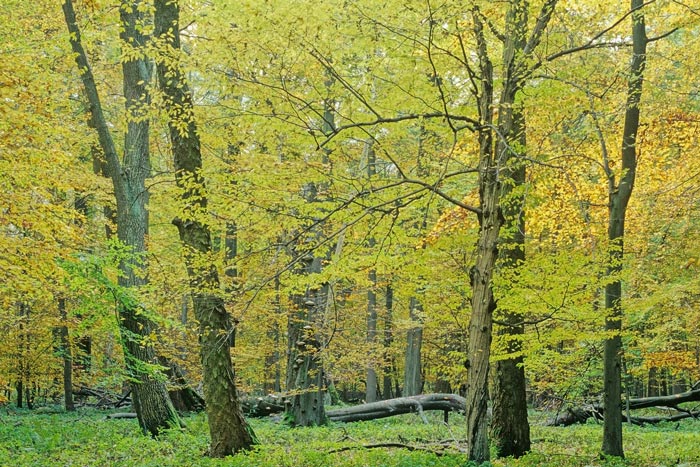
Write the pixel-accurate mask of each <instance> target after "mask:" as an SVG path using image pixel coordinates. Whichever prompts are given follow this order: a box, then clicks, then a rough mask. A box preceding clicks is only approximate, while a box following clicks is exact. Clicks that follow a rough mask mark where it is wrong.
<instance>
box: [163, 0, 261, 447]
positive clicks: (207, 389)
mask: <svg viewBox="0 0 700 467" xmlns="http://www.w3.org/2000/svg"><path fill="white" fill-rule="evenodd" d="M179 15H180V11H179V5H178V2H177V1H172V0H156V1H155V31H156V35H157V37H158V39H159V40H161V41H162V43H161V44H160V45H161V49H160V50H159V52H160V56H159V59H158V61H157V73H158V85H159V87H160V89H161V91H162V92H163V94H164V96H165V101H166V106H167V111H168V117H169V119H168V128H169V130H170V140H171V144H172V151H173V159H174V163H175V170H176V172H175V179H176V183H177V185H178V187H179V188H180V189H181V190H182V192H181V195H180V196H181V197H182V201H183V205H186V206H188V210H186V211H184V212H182V213H181V217H180V218H177V219H175V220H174V221H173V223H174V224H175V225H176V226H177V229H178V232H179V235H180V240H181V241H182V243H183V245H184V248H185V261H186V263H187V273H188V276H189V280H190V291H191V294H192V302H193V308H194V313H195V316H196V318H197V320H198V321H199V340H200V359H201V361H202V370H203V373H204V399H205V401H206V411H207V415H208V421H209V433H210V436H211V446H210V449H209V455H210V456H212V457H224V456H228V455H231V454H233V453H235V452H238V451H240V450H243V449H248V448H250V447H251V446H252V445H253V444H254V443H255V436H254V434H253V431H252V429H251V428H250V427H249V426H248V424H247V423H246V421H245V419H244V418H243V414H242V412H241V408H240V404H239V401H238V394H237V391H236V385H235V376H234V372H233V364H232V361H231V353H230V347H229V345H230V340H229V339H230V335H231V331H232V330H231V326H230V320H229V316H228V313H227V312H226V308H225V306H224V300H223V299H222V298H221V296H220V295H219V294H220V281H219V276H218V273H217V270H216V267H215V265H214V264H211V263H209V262H208V261H206V260H205V261H202V258H203V257H205V256H206V255H208V254H210V253H211V251H212V244H211V233H210V231H209V227H208V224H207V223H206V221H207V216H208V212H207V198H206V187H205V183H204V180H203V178H202V175H201V168H202V155H201V150H200V141H199V136H198V134H197V127H196V123H195V121H194V118H193V117H192V97H191V95H190V92H189V87H188V86H187V83H186V81H185V78H184V76H183V75H182V72H181V70H180V66H179V62H178V56H179V54H180V35H179V27H178V25H179ZM183 128H184V130H183Z"/></svg>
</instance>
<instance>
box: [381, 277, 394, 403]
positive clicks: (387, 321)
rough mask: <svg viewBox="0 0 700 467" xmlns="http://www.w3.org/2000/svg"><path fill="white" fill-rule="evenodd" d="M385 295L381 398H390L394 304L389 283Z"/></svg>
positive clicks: (392, 365)
mask: <svg viewBox="0 0 700 467" xmlns="http://www.w3.org/2000/svg"><path fill="white" fill-rule="evenodd" d="M385 293H386V297H385V302H384V303H385V305H384V308H385V313H386V314H385V315H384V340H383V345H384V362H385V363H384V371H383V373H384V374H383V376H382V399H391V398H392V394H393V391H392V375H393V373H394V371H393V370H394V361H393V357H392V356H391V353H390V349H391V344H392V342H393V341H394V336H393V332H392V326H393V317H392V309H393V306H394V289H393V288H392V286H391V284H388V285H387V286H386V292H385Z"/></svg>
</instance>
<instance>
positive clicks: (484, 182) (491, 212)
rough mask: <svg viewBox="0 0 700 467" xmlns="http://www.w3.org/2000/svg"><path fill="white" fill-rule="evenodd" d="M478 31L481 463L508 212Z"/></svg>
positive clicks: (475, 353)
mask: <svg viewBox="0 0 700 467" xmlns="http://www.w3.org/2000/svg"><path fill="white" fill-rule="evenodd" d="M473 19H474V32H475V35H476V38H477V45H478V47H477V53H478V58H479V74H480V77H479V78H480V90H479V93H478V94H479V117H480V121H481V123H482V125H481V129H480V130H479V207H480V214H479V242H478V246H477V259H476V264H475V265H474V266H473V267H472V268H471V271H470V279H471V286H472V303H471V305H472V310H471V316H470V318H469V344H468V347H467V361H466V362H465V366H466V367H467V383H466V418H467V439H466V441H467V453H468V456H469V460H470V461H473V462H475V463H477V464H481V463H483V462H485V461H488V460H489V458H490V455H489V445H488V433H487V420H486V409H487V404H488V399H489V393H488V373H489V358H490V355H491V330H492V326H493V316H492V314H493V310H494V307H495V303H494V299H493V293H492V291H491V279H492V276H493V271H494V267H495V264H496V259H497V257H498V246H497V240H498V235H499V231H500V229H501V222H502V216H501V211H500V207H499V205H498V201H499V191H500V187H499V180H498V167H497V165H496V164H497V163H498V161H497V160H496V159H495V158H494V155H493V135H492V126H493V110H492V109H493V107H492V106H493V65H492V64H491V60H490V59H489V57H488V53H487V49H486V41H485V38H484V32H483V24H482V22H481V17H480V16H479V13H478V12H476V11H475V12H474V14H473Z"/></svg>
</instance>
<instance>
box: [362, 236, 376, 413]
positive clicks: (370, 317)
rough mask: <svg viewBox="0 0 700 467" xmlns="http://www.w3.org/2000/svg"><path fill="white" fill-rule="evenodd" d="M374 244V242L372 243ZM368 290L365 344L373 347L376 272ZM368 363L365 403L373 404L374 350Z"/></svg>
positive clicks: (371, 272)
mask: <svg viewBox="0 0 700 467" xmlns="http://www.w3.org/2000/svg"><path fill="white" fill-rule="evenodd" d="M372 243H374V242H372ZM369 283H370V285H369V289H368V290H367V343H368V344H370V345H374V343H375V342H376V340H377V292H376V291H375V288H376V286H377V271H375V270H374V269H372V270H371V271H370V272H369ZM369 359H370V362H369V363H368V365H367V384H366V386H367V387H366V391H365V393H366V394H365V401H367V402H374V401H376V400H377V395H378V390H377V388H378V387H379V386H378V383H377V370H376V369H375V367H374V363H372V362H373V361H374V350H373V349H371V350H370V353H369Z"/></svg>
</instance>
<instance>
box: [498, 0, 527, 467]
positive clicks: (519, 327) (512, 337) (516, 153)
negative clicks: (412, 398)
mask: <svg viewBox="0 0 700 467" xmlns="http://www.w3.org/2000/svg"><path fill="white" fill-rule="evenodd" d="M527 9H528V5H527V3H526V2H521V1H513V2H511V4H510V8H509V9H508V13H507V14H506V34H505V36H506V41H505V46H504V50H503V68H504V79H503V89H502V94H501V99H500V102H499V114H498V128H499V132H500V136H499V138H498V142H497V144H496V151H497V154H498V155H499V158H500V159H501V160H507V159H510V160H511V161H510V162H509V163H508V164H507V166H506V167H505V168H504V170H503V171H502V173H503V177H504V179H505V183H502V185H501V195H500V196H501V201H500V205H501V207H502V210H503V217H504V225H503V228H502V231H501V244H502V245H503V247H502V248H501V251H500V258H499V261H500V267H501V268H503V269H506V270H508V271H509V274H517V273H518V268H520V267H521V265H522V264H523V263H524V262H525V195H524V193H523V192H522V190H521V187H522V186H523V185H524V183H525V163H524V161H523V160H522V158H521V157H520V156H521V155H524V152H525V149H526V139H525V116H524V114H523V110H522V104H520V103H518V102H516V97H517V94H518V93H519V92H520V91H521V88H522V84H523V82H522V79H521V77H520V76H519V73H521V72H520V71H519V70H518V69H517V67H518V63H517V62H516V59H519V57H520V56H521V55H522V53H523V51H524V48H525V45H526V40H527V38H526V34H527V17H528V12H527ZM508 153H510V154H508ZM518 159H519V160H518ZM496 307H498V305H496ZM495 313H496V314H498V318H499V320H500V322H501V323H502V326H500V327H498V330H497V334H498V335H499V337H500V339H503V340H504V341H505V343H506V349H507V351H508V353H509V354H510V355H512V356H511V357H509V358H505V359H499V360H498V361H497V362H496V364H495V371H494V375H493V394H492V397H493V417H492V420H491V437H492V438H493V441H494V444H495V445H496V456H497V457H511V456H512V457H516V458H517V457H521V456H522V455H524V454H525V453H526V452H528V451H529V450H530V425H529V424H528V420H527V394H526V392H525V368H524V367H523V357H522V354H521V351H522V336H523V334H524V332H525V329H524V326H523V324H522V321H523V319H522V315H521V314H519V313H517V312H516V311H515V310H499V309H498V308H497V309H496V311H495Z"/></svg>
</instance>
